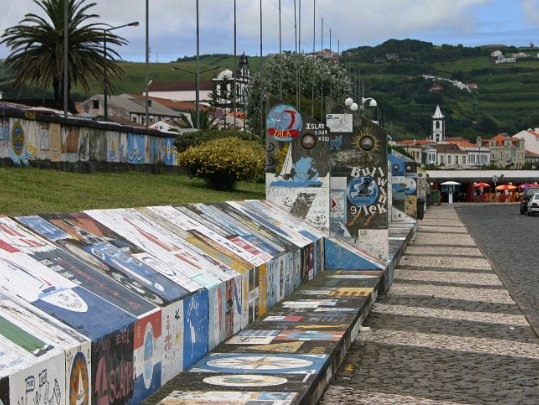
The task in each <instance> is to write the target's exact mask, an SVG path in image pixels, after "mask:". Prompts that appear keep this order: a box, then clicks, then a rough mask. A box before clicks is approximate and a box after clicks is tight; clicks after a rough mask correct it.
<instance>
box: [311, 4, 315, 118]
mask: <svg viewBox="0 0 539 405" xmlns="http://www.w3.org/2000/svg"><path fill="white" fill-rule="evenodd" d="M315 51H316V0H313V61H314V58H315V57H316V56H315ZM311 74H312V77H311V79H312V80H311V83H312V84H311V117H314V62H313V64H312V68H311Z"/></svg>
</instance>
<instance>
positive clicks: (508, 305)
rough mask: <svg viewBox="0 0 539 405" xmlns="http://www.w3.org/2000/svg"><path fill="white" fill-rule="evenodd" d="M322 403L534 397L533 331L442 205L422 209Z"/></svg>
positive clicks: (538, 375)
mask: <svg viewBox="0 0 539 405" xmlns="http://www.w3.org/2000/svg"><path fill="white" fill-rule="evenodd" d="M364 325H365V326H368V327H370V328H371V330H370V331H369V330H367V331H363V330H362V331H361V332H360V334H359V335H358V337H357V339H356V340H355V342H354V343H353V344H352V347H351V353H350V354H349V355H348V356H347V358H346V359H345V360H344V361H343V363H342V365H341V367H340V368H339V370H338V372H337V375H336V377H335V378H334V379H333V380H332V382H331V384H330V386H329V387H328V390H327V391H326V393H325V394H324V396H323V398H322V400H321V402H320V403H321V404H323V405H334V404H339V405H342V404H463V403H466V404H470V403H472V404H491V403H501V404H537V403H539V394H538V387H539V339H538V338H537V336H536V335H535V333H534V332H533V330H532V328H531V327H530V326H529V324H528V323H527V321H526V318H525V317H524V316H523V315H522V312H521V311H520V309H519V307H518V306H517V304H516V303H515V302H514V301H513V299H512V298H511V296H510V295H509V293H508V292H507V290H506V288H505V287H504V286H503V284H502V283H501V281H500V279H499V278H498V276H497V275H496V274H495V273H494V271H493V270H492V268H491V266H490V264H489V262H488V261H487V260H486V259H485V258H484V256H483V255H482V253H481V251H480V250H479V249H478V248H477V246H476V244H475V242H474V241H473V239H472V238H471V237H470V235H469V234H468V233H467V231H466V228H465V227H464V225H463V224H462V222H461V221H460V220H459V219H458V216H457V214H456V212H455V210H454V209H453V208H451V207H447V206H443V207H431V208H430V210H429V211H428V212H427V214H426V215H425V219H424V220H423V221H420V222H419V227H418V232H417V234H416V235H415V237H414V239H413V241H412V243H411V244H410V245H409V246H408V248H407V249H406V251H405V254H404V255H403V257H402V259H401V261H400V263H399V265H398V266H397V268H396V270H395V281H394V284H393V286H392V287H391V289H390V290H389V292H388V294H387V295H386V296H383V297H379V299H378V302H377V303H376V304H375V305H374V306H373V308H372V310H371V313H370V315H369V317H368V319H367V320H366V322H365V324H364Z"/></svg>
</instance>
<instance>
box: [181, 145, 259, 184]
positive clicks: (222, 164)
mask: <svg viewBox="0 0 539 405" xmlns="http://www.w3.org/2000/svg"><path fill="white" fill-rule="evenodd" d="M265 161H266V157H265V152H264V147H263V146H262V145H260V143H258V142H257V141H245V140H242V139H239V138H223V139H215V140H212V141H209V142H206V143H204V144H201V145H198V146H193V147H191V148H189V149H188V150H186V151H184V152H181V153H179V154H178V163H179V165H180V166H182V167H184V168H185V170H186V172H187V173H188V174H189V175H190V176H194V177H199V178H201V179H204V180H205V181H206V183H207V184H208V185H209V186H210V187H212V188H214V189H218V190H232V189H233V188H234V187H235V185H236V183H237V182H238V181H254V180H257V179H259V178H261V177H263V174H264V168H265Z"/></svg>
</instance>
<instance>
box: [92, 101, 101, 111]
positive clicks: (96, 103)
mask: <svg viewBox="0 0 539 405" xmlns="http://www.w3.org/2000/svg"><path fill="white" fill-rule="evenodd" d="M92 108H93V109H94V110H98V109H99V100H92Z"/></svg>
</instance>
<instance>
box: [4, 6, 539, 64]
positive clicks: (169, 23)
mask: <svg viewBox="0 0 539 405" xmlns="http://www.w3.org/2000/svg"><path fill="white" fill-rule="evenodd" d="M94 1H95V3H96V6H95V7H94V8H92V9H91V10H92V11H93V12H95V13H96V14H99V15H100V18H99V19H96V20H95V21H96V22H103V23H107V24H111V25H113V26H117V25H122V24H126V23H129V22H131V21H140V23H141V25H140V26H139V27H127V28H123V29H120V30H118V31H117V33H118V34H120V35H122V36H124V37H125V38H126V39H128V40H129V45H128V46H125V47H122V48H121V49H119V52H120V55H121V56H122V58H123V59H124V60H128V61H143V60H144V57H145V56H144V55H145V53H144V49H145V48H144V46H145V45H144V44H145V24H144V22H145V1H144V0H94ZM1 2H2V12H1V13H0V32H2V33H3V32H4V30H5V29H6V28H7V27H10V26H12V25H15V24H16V23H17V22H19V21H20V20H21V19H23V18H24V15H25V14H26V13H29V12H39V11H40V10H39V8H38V7H37V6H36V5H35V4H34V3H33V1H32V0H1ZM281 2H282V38H283V40H282V41H283V49H293V48H294V0H281ZM296 2H297V4H299V2H300V0H296ZM262 3H263V7H262V13H263V25H264V30H263V38H264V39H263V53H264V54H266V53H272V52H276V51H277V50H278V49H279V12H278V4H279V0H262ZM301 3H302V13H301V15H302V18H301V25H302V29H301V37H302V49H304V50H306V51H311V50H312V47H313V19H314V17H313V3H314V0H302V1H301ZM195 4H196V0H153V1H150V12H149V18H150V48H151V56H150V60H151V61H152V62H155V61H159V62H168V61H171V60H175V59H176V58H178V57H183V56H184V55H194V54H195V52H196V45H195V27H196V22H195ZM199 4H200V36H201V40H200V52H201V54H204V53H232V52H233V1H232V0H199ZM237 10H238V12H237V19H238V26H237V32H238V35H237V38H238V41H237V42H238V45H237V49H238V53H241V52H246V53H247V54H249V55H257V54H258V53H259V0H237ZM315 13H316V49H320V47H321V45H322V44H321V19H322V18H324V47H325V48H329V45H330V43H329V39H330V29H331V34H332V35H331V37H332V48H333V49H335V50H336V49H337V40H339V41H340V48H341V50H342V49H348V48H352V47H356V46H361V45H378V44H380V43H382V42H384V41H385V40H387V39H391V38H398V39H404V38H413V39H420V40H425V41H430V42H433V43H435V44H454V45H457V44H459V43H460V44H463V45H468V46H475V45H482V44H492V43H503V44H507V45H516V46H519V45H528V44H529V43H530V42H534V43H536V44H539V0H375V1H373V0H316V12H315ZM8 53H9V51H8V49H6V48H5V47H4V46H3V45H0V59H3V58H5V57H6V56H7V55H8Z"/></svg>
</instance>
